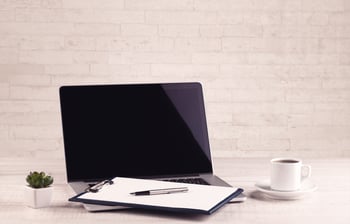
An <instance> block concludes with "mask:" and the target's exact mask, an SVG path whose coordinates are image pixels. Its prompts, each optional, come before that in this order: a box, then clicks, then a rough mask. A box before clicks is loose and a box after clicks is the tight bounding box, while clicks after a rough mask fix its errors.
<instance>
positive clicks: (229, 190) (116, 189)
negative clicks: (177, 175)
mask: <svg viewBox="0 0 350 224" xmlns="http://www.w3.org/2000/svg"><path fill="white" fill-rule="evenodd" d="M113 182H114V183H113V184H112V185H105V186H103V188H102V189H100V190H99V192H98V193H90V192H89V193H86V194H83V195H81V196H79V197H78V198H79V199H88V200H97V201H107V202H118V203H127V204H136V205H147V206H160V207H168V208H184V209H196V210H203V211H209V210H210V209H212V208H213V207H214V206H216V205H217V204H220V202H222V201H223V200H224V199H226V198H227V197H229V196H230V195H232V194H233V193H234V192H236V191H237V188H233V187H220V186H207V185H197V184H185V183H173V182H165V181H157V180H145V179H135V178H124V177H116V178H114V179H113ZM173 187H187V188H188V191H187V192H182V193H172V194H160V195H147V196H135V195H131V194H130V193H131V192H136V191H146V190H152V189H163V188H173Z"/></svg>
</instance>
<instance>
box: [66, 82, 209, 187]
mask: <svg viewBox="0 0 350 224" xmlns="http://www.w3.org/2000/svg"><path fill="white" fill-rule="evenodd" d="M60 101H61V114H62V124H63V138H64V147H65V158H66V169H67V178H68V181H81V180H84V181H89V180H100V179H105V178H112V177H115V176H124V177H148V176H169V175H171V176H175V175H188V174H198V173H211V172H212V164H211V158H210V149H209V140H208V132H207V125H206V117H205V111H204V102H203V94H202V87H201V85H200V84H199V83H170V84H126V85H95V86H63V87H61V88H60Z"/></svg>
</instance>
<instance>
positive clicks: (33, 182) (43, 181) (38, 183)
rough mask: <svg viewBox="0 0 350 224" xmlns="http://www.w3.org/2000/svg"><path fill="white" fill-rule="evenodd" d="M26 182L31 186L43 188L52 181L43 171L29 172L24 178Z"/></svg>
mask: <svg viewBox="0 0 350 224" xmlns="http://www.w3.org/2000/svg"><path fill="white" fill-rule="evenodd" d="M26 181H27V183H28V184H29V186H30V187H32V188H45V187H49V186H50V185H51V184H52V183H53V178H52V177H51V176H48V175H46V174H45V173H44V172H40V173H39V172H37V171H34V172H30V173H29V175H28V176H27V178H26Z"/></svg>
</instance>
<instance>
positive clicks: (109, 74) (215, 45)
mask: <svg viewBox="0 0 350 224" xmlns="http://www.w3.org/2000/svg"><path fill="white" fill-rule="evenodd" d="M173 81H200V82H202V83H203V85H204V90H205V98H206V108H207V117H208V124H209V133H210V140H211V145H212V150H213V155H214V156H234V157H237V156H241V157H254V156H264V157H270V156H300V157H308V156H320V157H326V156H350V3H349V1H348V0H318V1H315V0H261V1H246V0H235V1H233V0H176V1H174V0H26V1H0V156H26V157H47V156H55V157H63V144H62V131H61V124H60V113H59V102H58V87H59V86H61V85H64V84H87V83H133V82H173Z"/></svg>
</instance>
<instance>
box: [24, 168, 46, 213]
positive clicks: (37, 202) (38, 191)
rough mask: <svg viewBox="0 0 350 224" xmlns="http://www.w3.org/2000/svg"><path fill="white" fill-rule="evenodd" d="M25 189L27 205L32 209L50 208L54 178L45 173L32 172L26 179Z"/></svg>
mask: <svg viewBox="0 0 350 224" xmlns="http://www.w3.org/2000/svg"><path fill="white" fill-rule="evenodd" d="M26 181H27V183H28V185H27V186H26V188H25V191H26V192H25V197H26V201H27V205H28V206H29V207H32V208H43V207H48V206H49V205H50V202H51V197H52V187H51V184H52V183H53V178H52V177H51V176H48V175H46V174H45V173H44V172H40V173H39V172H36V171H34V172H30V173H29V175H28V176H27V178H26Z"/></svg>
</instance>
